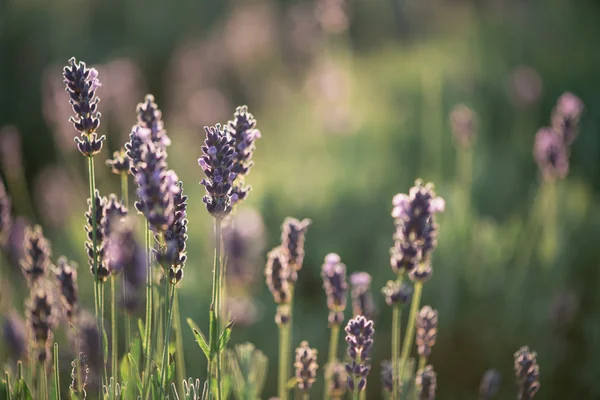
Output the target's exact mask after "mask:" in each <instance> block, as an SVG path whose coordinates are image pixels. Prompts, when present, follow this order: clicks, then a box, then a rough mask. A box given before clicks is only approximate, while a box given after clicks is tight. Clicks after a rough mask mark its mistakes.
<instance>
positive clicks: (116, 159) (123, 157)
mask: <svg viewBox="0 0 600 400" xmlns="http://www.w3.org/2000/svg"><path fill="white" fill-rule="evenodd" d="M106 165H107V166H108V167H109V168H110V171H111V172H112V173H113V174H115V175H123V174H125V175H129V174H131V159H130V158H129V157H128V156H127V152H126V150H125V148H122V149H121V150H117V151H115V152H114V153H113V158H111V159H108V160H106Z"/></svg>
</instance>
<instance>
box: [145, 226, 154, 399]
mask: <svg viewBox="0 0 600 400" xmlns="http://www.w3.org/2000/svg"><path fill="white" fill-rule="evenodd" d="M150 234H151V232H150V227H149V224H148V220H146V232H145V235H144V236H145V239H146V325H145V327H144V328H145V329H144V341H145V346H144V349H145V360H146V364H145V367H144V396H146V394H147V391H148V388H149V387H150V366H151V364H152V349H151V341H150V336H151V334H152V306H153V301H152V261H151V258H150Z"/></svg>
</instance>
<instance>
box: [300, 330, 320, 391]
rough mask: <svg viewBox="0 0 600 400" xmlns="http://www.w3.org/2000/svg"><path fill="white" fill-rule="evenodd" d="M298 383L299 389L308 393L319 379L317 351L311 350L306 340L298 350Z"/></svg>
mask: <svg viewBox="0 0 600 400" xmlns="http://www.w3.org/2000/svg"><path fill="white" fill-rule="evenodd" d="M294 367H295V368H296V382H297V383H298V388H299V389H300V390H302V391H304V392H306V393H308V391H309V390H310V388H311V387H312V385H313V383H315V380H316V377H317V368H319V365H318V364H317V350H316V349H313V348H311V347H310V346H309V345H308V342H307V341H306V340H305V341H303V342H302V343H300V347H298V348H297V349H296V361H295V362H294Z"/></svg>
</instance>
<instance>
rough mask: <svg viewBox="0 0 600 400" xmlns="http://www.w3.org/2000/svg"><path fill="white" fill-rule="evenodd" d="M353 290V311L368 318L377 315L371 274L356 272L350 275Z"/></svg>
mask: <svg viewBox="0 0 600 400" xmlns="http://www.w3.org/2000/svg"><path fill="white" fill-rule="evenodd" d="M350 284H351V285H352V291H351V292H350V294H351V297H352V313H353V314H354V315H364V316H365V317H367V318H368V319H373V317H374V316H375V303H374V302H373V294H372V293H371V275H369V274H368V273H367V272H355V273H353V274H352V275H350Z"/></svg>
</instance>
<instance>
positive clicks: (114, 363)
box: [110, 274, 119, 399]
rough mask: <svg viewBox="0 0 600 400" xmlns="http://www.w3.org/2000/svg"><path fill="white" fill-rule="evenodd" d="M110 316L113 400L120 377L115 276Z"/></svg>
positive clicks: (112, 285)
mask: <svg viewBox="0 0 600 400" xmlns="http://www.w3.org/2000/svg"><path fill="white" fill-rule="evenodd" d="M110 298H111V301H110V314H111V324H110V328H111V341H112V344H111V361H112V367H111V372H112V377H113V388H112V391H113V398H115V399H116V398H117V385H116V383H117V382H118V379H119V375H118V371H117V361H118V357H119V351H118V340H117V339H118V336H117V335H118V329H117V306H116V304H117V277H116V276H115V275H114V274H113V275H111V277H110Z"/></svg>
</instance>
